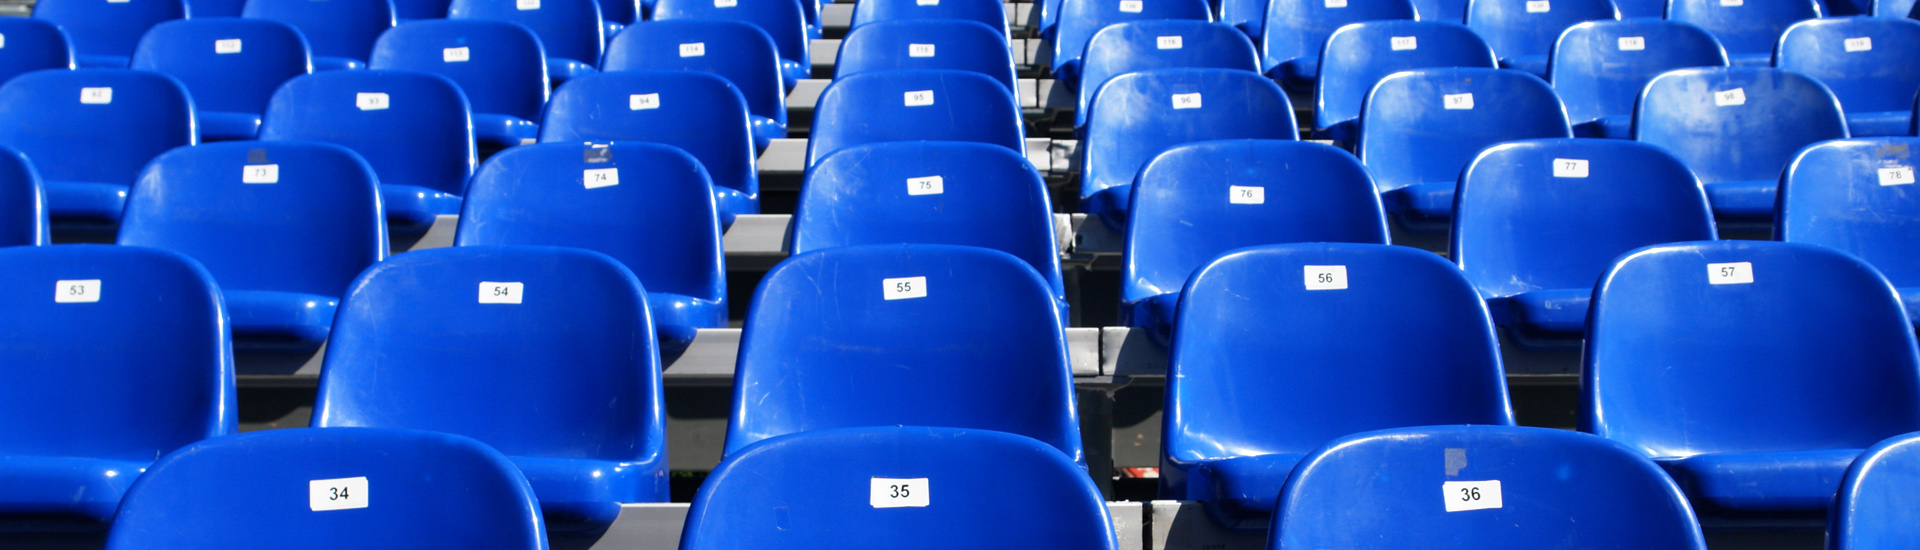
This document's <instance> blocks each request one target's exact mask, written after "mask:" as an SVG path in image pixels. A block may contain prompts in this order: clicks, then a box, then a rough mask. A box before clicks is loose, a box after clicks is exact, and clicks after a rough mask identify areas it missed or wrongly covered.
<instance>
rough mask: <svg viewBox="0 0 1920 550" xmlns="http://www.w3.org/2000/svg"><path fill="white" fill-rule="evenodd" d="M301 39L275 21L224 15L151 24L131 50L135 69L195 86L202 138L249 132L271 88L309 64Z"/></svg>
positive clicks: (228, 137) (307, 69)
mask: <svg viewBox="0 0 1920 550" xmlns="http://www.w3.org/2000/svg"><path fill="white" fill-rule="evenodd" d="M309 57H310V56H309V54H308V52H307V39H306V38H303V37H301V36H300V31H298V30H294V28H293V27H291V26H288V25H287V24H285V23H281V22H278V21H267V20H263V19H238V18H230V17H218V18H206V19H191V20H185V19H183V20H176V21H168V22H165V23H161V24H158V25H154V26H153V30H150V31H147V36H146V37H145V38H141V39H140V46H139V47H138V48H135V49H134V51H133V62H132V67H133V68H135V69H141V70H147V71H154V72H160V73H166V74H167V76H171V77H173V78H174V79H175V80H179V81H180V84H182V85H185V86H186V87H187V91H188V92H190V93H192V94H193V109H194V117H195V121H194V122H195V123H196V124H197V126H198V127H199V130H200V140H201V141H229V140H244V139H253V138H254V136H256V135H259V133H260V114H261V113H264V112H266V111H267V99H268V98H270V97H273V91H274V90H275V89H278V88H279V87H280V85H281V84H282V83H285V82H286V81H287V80H289V79H292V78H293V77H296V76H300V75H304V74H307V73H309V72H312V63H311V61H310V59H309Z"/></svg>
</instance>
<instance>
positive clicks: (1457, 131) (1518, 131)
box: [1354, 68, 1573, 192]
mask: <svg viewBox="0 0 1920 550" xmlns="http://www.w3.org/2000/svg"><path fill="white" fill-rule="evenodd" d="M1556 137H1558V138H1570V137H1573V130H1572V128H1571V127H1569V126H1567V111H1566V109H1564V108H1562V107H1561V106H1560V96H1557V95H1554V93H1553V88H1552V87H1550V86H1547V83H1546V81H1543V80H1540V79H1539V78H1538V77H1535V76H1533V75H1531V74H1527V73H1524V72H1521V71H1511V70H1504V69H1464V68H1448V69H1420V70H1415V71H1407V72H1403V73H1398V74H1395V75H1393V76H1389V77H1387V78H1385V79H1383V80H1381V81H1380V84H1379V85H1378V86H1374V88H1373V92H1371V93H1369V94H1367V102H1366V106H1365V108H1364V109H1363V110H1362V111H1361V114H1360V138H1359V141H1358V142H1357V143H1356V144H1355V146H1354V148H1355V149H1356V150H1358V151H1359V152H1360V153H1359V154H1360V162H1361V163H1364V164H1366V165H1367V170H1368V171H1369V172H1371V173H1372V174H1373V182H1374V185H1376V186H1377V187H1378V188H1379V189H1380V190H1381V191H1383V192H1384V191H1390V190H1393V189H1399V188H1401V187H1406V186H1409V185H1415V184H1421V183H1434V182H1454V181H1457V180H1458V179H1459V177H1460V171H1461V169H1463V168H1465V167H1466V166H1467V164H1468V163H1470V162H1472V161H1473V158H1474V157H1475V156H1476V155H1479V154H1480V150H1482V149H1485V148H1487V147H1488V146H1491V145H1494V144H1497V143H1501V142H1506V141H1513V140H1517V139H1532V138H1556Z"/></svg>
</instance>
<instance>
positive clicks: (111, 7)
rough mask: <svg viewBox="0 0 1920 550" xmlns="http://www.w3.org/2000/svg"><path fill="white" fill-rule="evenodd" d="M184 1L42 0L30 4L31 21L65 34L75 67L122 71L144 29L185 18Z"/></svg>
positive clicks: (185, 3) (144, 31) (185, 8)
mask: <svg viewBox="0 0 1920 550" xmlns="http://www.w3.org/2000/svg"><path fill="white" fill-rule="evenodd" d="M186 17H187V2H186V0H125V1H121V2H103V1H101V0H45V1H40V2H35V3H34V5H33V18H34V19H40V20H44V21H46V22H49V23H53V24H55V25H59V26H60V29H61V30H63V31H66V33H67V38H69V39H72V41H73V53H74V57H73V61H74V65H75V66H79V67H105V68H124V67H126V66H127V61H128V60H129V59H130V58H131V57H132V56H133V47H134V46H135V45H136V44H139V42H140V36H141V35H144V34H146V33H147V29H150V28H153V26H154V25H158V24H160V22H162V21H168V20H173V19H186Z"/></svg>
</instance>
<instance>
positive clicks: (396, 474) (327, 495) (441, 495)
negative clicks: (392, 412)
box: [107, 428, 547, 550]
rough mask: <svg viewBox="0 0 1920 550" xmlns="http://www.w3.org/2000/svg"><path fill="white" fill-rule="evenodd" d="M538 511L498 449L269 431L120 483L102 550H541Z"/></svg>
mask: <svg viewBox="0 0 1920 550" xmlns="http://www.w3.org/2000/svg"><path fill="white" fill-rule="evenodd" d="M375 497H378V498H375ZM539 512H540V508H539V505H538V504H536V503H535V502H534V500H533V491H532V489H530V488H528V487H527V480H526V478H524V477H521V475H520V472H518V471H515V470H514V468H513V464H512V463H510V462H508V461H507V457H504V456H501V455H500V452H499V451H495V450H493V449H491V448H488V447H487V446H486V445H482V444H480V442H478V441H474V440H472V439H468V438H465V437H460V436H455V435H447V434H437V433H432V432H423V431H415V430H383V429H374V428H333V429H325V430H321V429H292V430H271V431H263V432H254V433H248V434H241V435H236V436H233V437H224V438H220V439H216V440H212V441H206V442H202V443H198V444H195V445H193V446H190V447H187V448H184V449H181V450H179V451H178V452H175V453H173V454H171V455H168V456H167V457H166V458H165V459H163V460H161V461H160V463H159V464H157V465H155V466H154V467H153V471H151V472H148V473H147V475H145V476H142V477H141V478H140V482H139V483H137V484H135V485H134V487H133V490H131V491H128V494H127V505H126V507H125V508H122V509H121V511H120V517H119V518H118V519H117V520H116V521H115V522H114V526H113V531H112V532H111V533H110V534H109V535H108V537H107V548H112V549H114V550H136V549H150V548H203V549H206V550H241V549H248V548H287V549H315V550H318V549H322V548H336V547H338V546H340V545H348V546H357V547H367V548H375V547H386V546H411V547H429V546H446V547H458V548H474V549H498V550H545V549H546V548H547V539H546V532H545V530H544V529H543V528H542V526H541V524H540V521H539V519H538V517H539Z"/></svg>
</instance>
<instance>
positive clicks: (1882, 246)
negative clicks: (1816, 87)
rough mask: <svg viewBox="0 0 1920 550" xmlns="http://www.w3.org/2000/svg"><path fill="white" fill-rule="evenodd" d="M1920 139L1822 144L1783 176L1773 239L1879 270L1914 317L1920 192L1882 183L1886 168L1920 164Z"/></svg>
mask: <svg viewBox="0 0 1920 550" xmlns="http://www.w3.org/2000/svg"><path fill="white" fill-rule="evenodd" d="M1916 152H1920V139H1916V138H1911V137H1883V138H1870V139H1849V140H1839V141H1828V142H1822V143H1819V144H1815V145H1813V146H1810V147H1807V148H1806V149H1803V150H1801V151H1800V153H1799V154H1798V155H1797V156H1795V157H1794V159H1793V163H1792V164H1789V165H1787V170H1786V173H1785V174H1783V175H1782V176H1781V178H1780V201H1779V203H1780V204H1779V211H1778V216H1777V217H1776V218H1775V220H1776V223H1775V224H1774V238H1775V239H1777V240H1782V241H1787V242H1797V243H1806V244H1817V245H1821V246H1825V247H1829V248H1833V249H1836V250H1840V251H1843V252H1846V253H1848V254H1852V255H1854V256H1857V257H1859V258H1860V259H1862V260H1866V262H1867V263H1870V264H1873V267H1874V268H1875V269H1878V270H1880V274H1882V275H1885V276H1886V277H1887V280H1889V281H1892V282H1893V285H1894V286H1895V287H1897V288H1899V289H1900V296H1901V298H1902V300H1903V301H1905V302H1906V303H1907V313H1908V315H1912V314H1913V313H1914V312H1915V311H1920V255H1916V254H1914V243H1920V192H1915V191H1914V190H1913V186H1912V185H1903V184H1894V185H1886V184H1882V183H1881V182H1882V181H1888V182H1898V181H1900V180H1898V179H1888V180H1883V179H1881V178H1882V177H1883V176H1882V175H1881V170H1894V171H1895V172H1896V173H1894V174H1889V175H1890V176H1894V177H1897V176H1898V173H1897V171H1898V169H1900V168H1912V167H1914V166H1915V165H1916V164H1920V158H1916V157H1915V153H1916Z"/></svg>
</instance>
